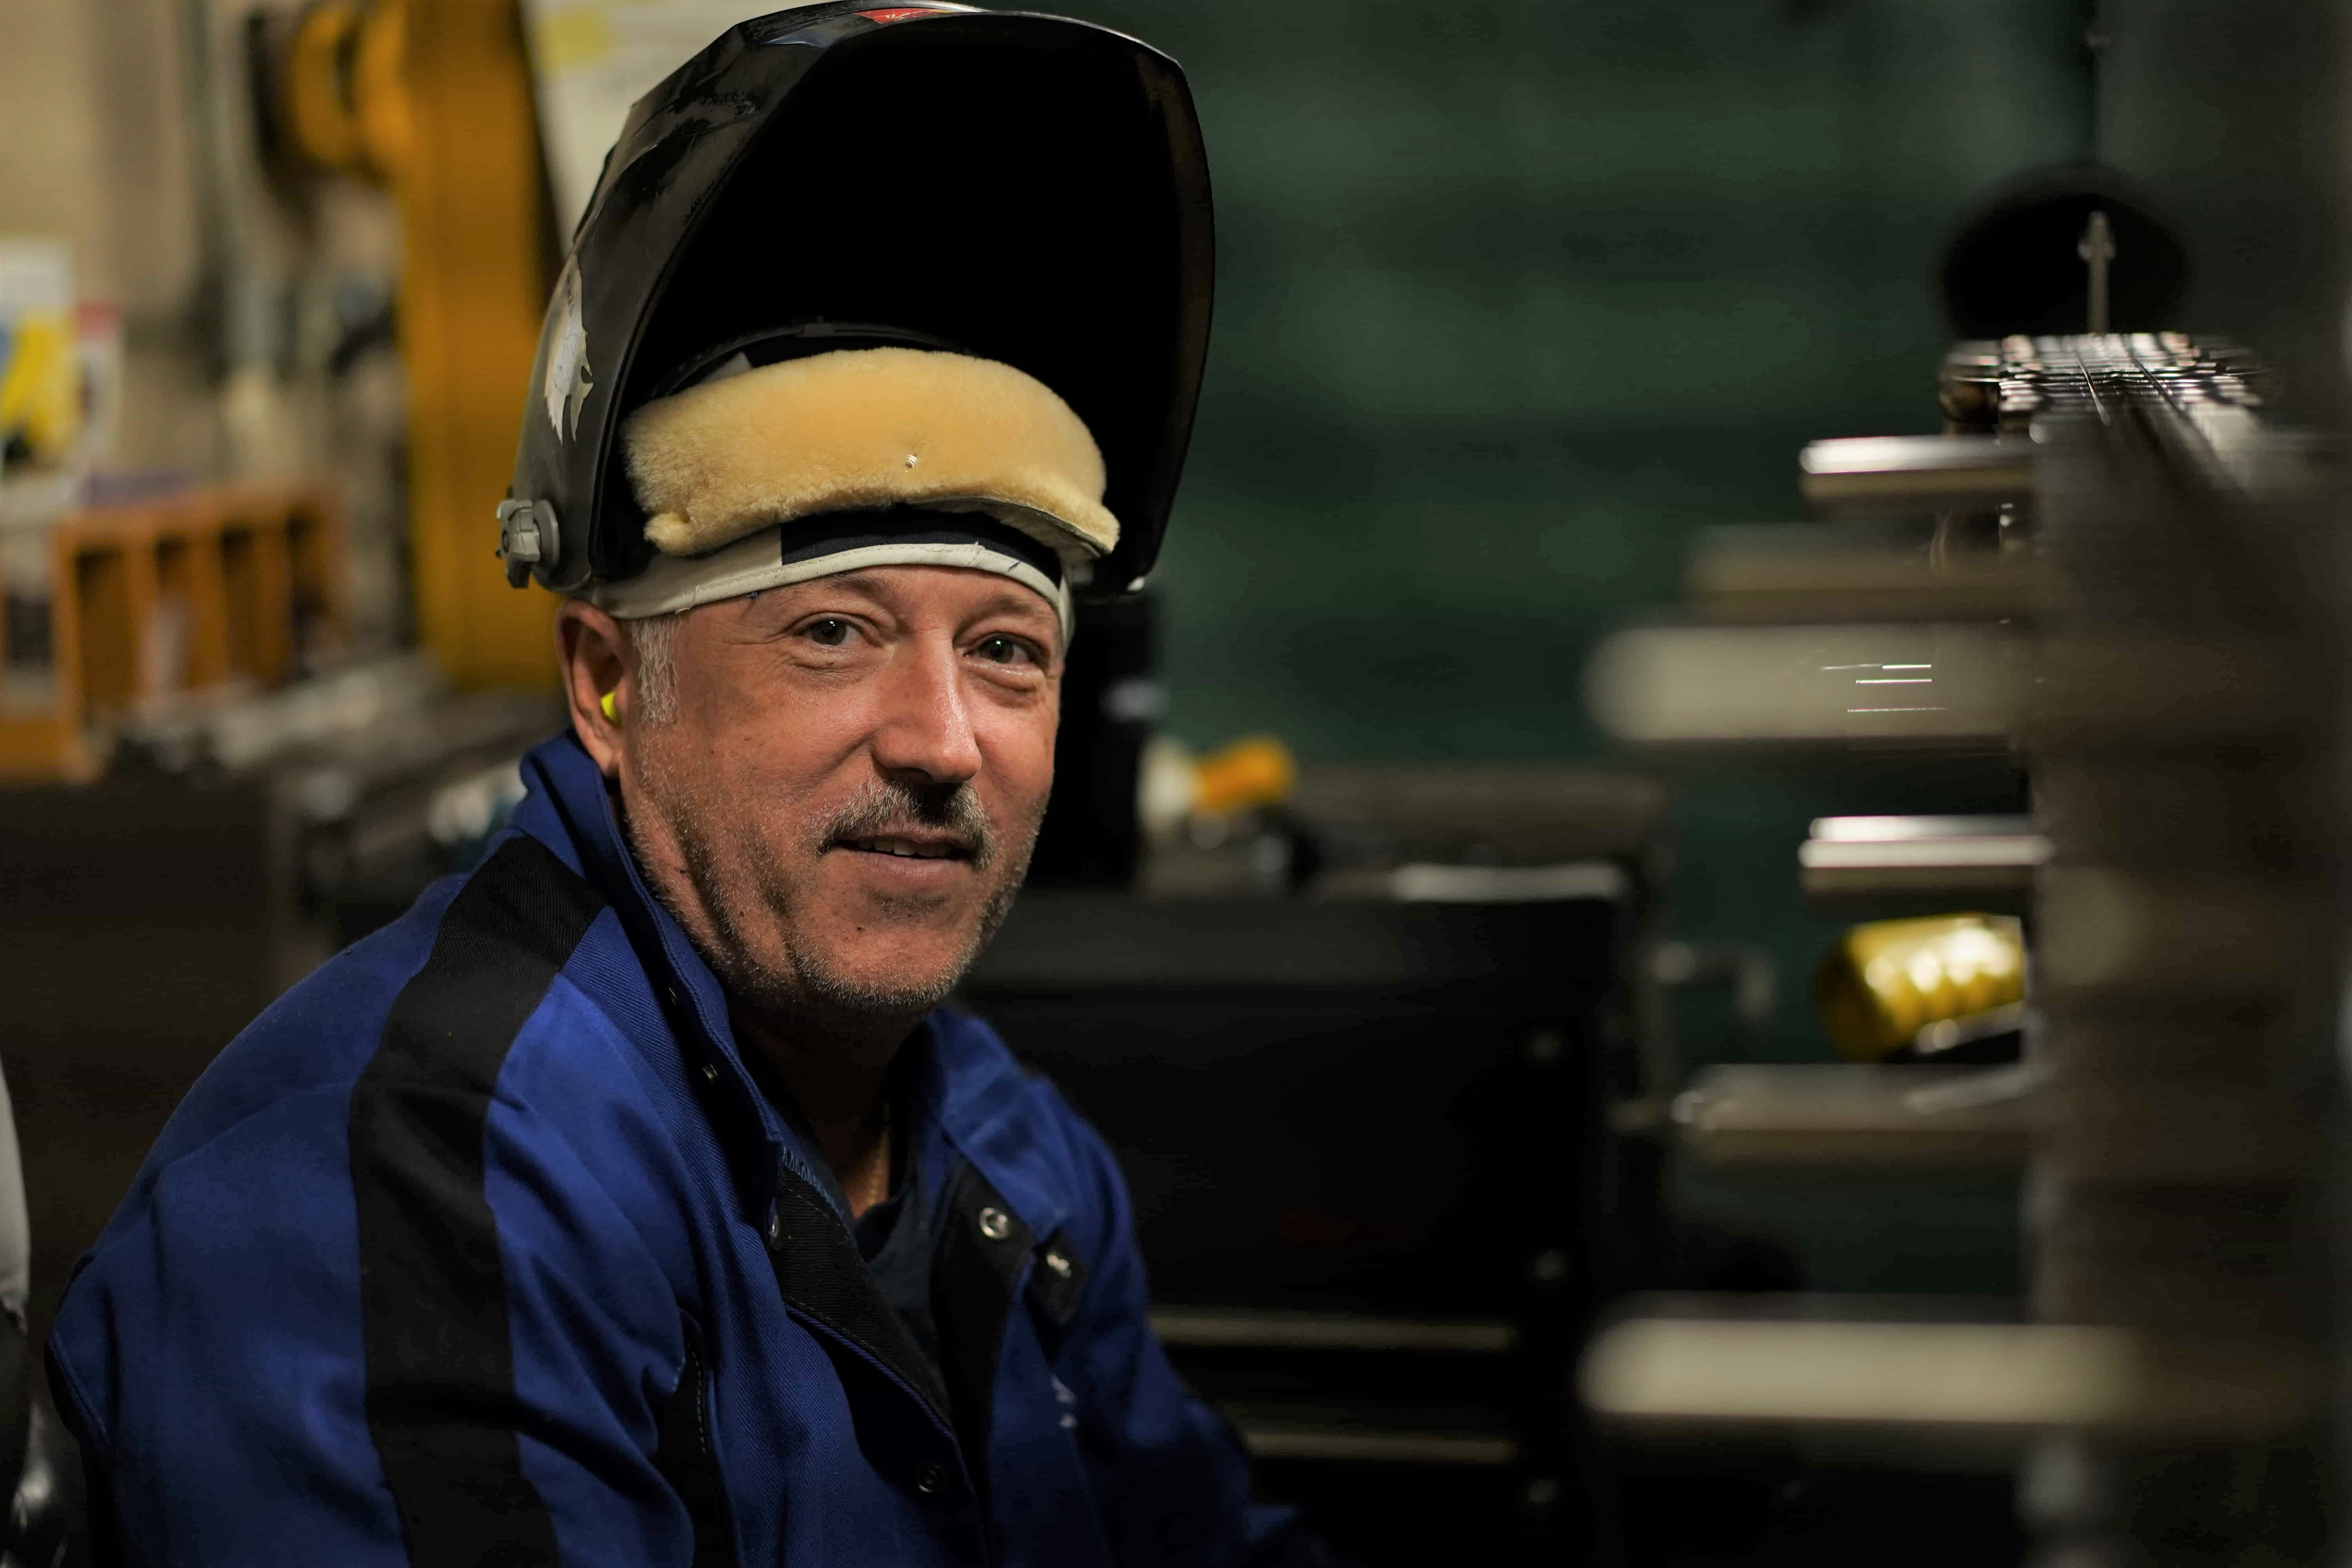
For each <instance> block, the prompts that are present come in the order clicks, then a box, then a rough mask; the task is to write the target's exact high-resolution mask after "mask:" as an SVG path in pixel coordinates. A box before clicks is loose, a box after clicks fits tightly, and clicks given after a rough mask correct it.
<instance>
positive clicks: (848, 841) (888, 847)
mask: <svg viewBox="0 0 2352 1568" xmlns="http://www.w3.org/2000/svg"><path fill="white" fill-rule="evenodd" d="M834 842H835V845H836V846H837V847H840V848H843V849H856V850H862V851H863V852H865V853H866V854H868V855H893V856H897V857H898V858H900V859H904V860H969V859H971V858H972V854H973V849H972V846H971V845H970V844H968V843H966V842H965V841H964V840H962V839H961V838H956V837H949V836H946V835H939V836H933V835H929V834H905V833H877V834H872V835H866V836H862V837H855V838H840V839H835V841H834Z"/></svg>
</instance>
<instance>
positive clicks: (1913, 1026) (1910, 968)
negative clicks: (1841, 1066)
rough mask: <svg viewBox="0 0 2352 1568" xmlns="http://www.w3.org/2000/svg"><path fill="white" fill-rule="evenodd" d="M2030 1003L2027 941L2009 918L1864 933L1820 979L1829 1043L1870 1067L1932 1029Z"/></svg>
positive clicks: (1854, 936)
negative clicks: (2027, 994)
mask: <svg viewBox="0 0 2352 1568" xmlns="http://www.w3.org/2000/svg"><path fill="white" fill-rule="evenodd" d="M2024 996H2025V938H2024V933H2023V931H2021V928H2020V926H2019V923H2018V921H2016V920H2015V919H2013V918H2011V917H2010V916H2007V915H1975V914H1965V915H1934V916H1930V917H1928V918H1927V919H1924V920H1903V921H1871V922H1869V923H1868V924H1866V925H1858V926H1856V927H1854V928H1853V930H1852V931H1848V932H1846V933H1845V936H1844V938H1843V940H1842V941H1840V942H1838V944H1837V945H1836V946H1835V947H1833V948H1832V949H1831V950H1830V952H1829V955H1828V956H1827V957H1825V958H1824V959H1822V965H1821V968H1820V969H1819V970H1818V971H1817V972H1816V973H1814V976H1813V999H1814V1001H1815V1003H1816V1004H1817V1005H1819V1007H1820V1009H1821V1016H1822V1028H1823V1029H1825V1030H1826V1031H1828V1034H1829V1037H1830V1043H1831V1044H1832V1045H1834V1046H1835V1047H1837V1048H1838V1052H1839V1054H1840V1055H1842V1056H1843V1057H1846V1058H1849V1059H1851V1060H1853V1061H1861V1062H1872V1061H1877V1060H1879V1059H1881V1058H1885V1056H1887V1055H1888V1054H1890V1053H1892V1052H1895V1051H1898V1050H1901V1049H1902V1048H1903V1047H1906V1046H1907V1045H1909V1044H1911V1043H1912V1041H1913V1040H1914V1039H1916V1037H1918V1034H1919V1031H1920V1030H1921V1029H1923V1028H1926V1027H1927V1026H1928V1025H1930V1024H1937V1023H1943V1022H1947V1021H1948V1020H1951V1019H1955V1018H1965V1017H1969V1016H1972V1015H1975V1014H1979V1013H1989V1012H1990V1011H1992V1010H1993V1009H1994V1008H1996V1007H2005V1006H2010V1005H2013V1004H2016V1003H2018V1002H2021V1001H2022V1000H2023V999H2024Z"/></svg>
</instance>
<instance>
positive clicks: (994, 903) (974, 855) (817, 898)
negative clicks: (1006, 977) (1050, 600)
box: [575, 566, 1062, 1026]
mask: <svg viewBox="0 0 2352 1568" xmlns="http://www.w3.org/2000/svg"><path fill="white" fill-rule="evenodd" d="M1061 664H1062V634H1061V626H1060V623H1059V621H1058V619H1057V618H1056V616H1055V612H1054V610H1053V608H1052V607H1051V606H1050V605H1047V604H1046V603H1045V601H1044V600H1043V599H1041V598H1040V597H1039V596H1038V595H1035V594H1034V593H1032V592H1031V591H1029V590H1028V589H1026V588H1024V587H1023V586H1021V585H1020V584H1017V583H1014V582H1013V581H1011V580H1010V579H1008V578H1005V577H1002V576H998V575H996V574H992V573H984V572H973V571H964V570H961V569H958V568H952V567H938V566H883V567H877V568H873V569H869V570H866V571H863V572H856V573H849V574H843V575H840V576H835V577H824V578H819V579H817V580H815V581H814V582H810V583H803V584H793V586H790V587H784V588H774V589H770V590H768V591H766V592H765V593H762V594H760V595H755V596H752V597H748V598H740V599H732V600H728V601H724V602H722V603H719V604H716V605H706V606H703V607H702V608H699V609H697V610H694V611H691V612H689V613H688V614H687V615H686V616H683V617H682V618H681V619H680V621H679V622H678V623H677V631H676V634H675V640H674V644H673V647H672V652H671V665H672V669H673V673H674V677H675V686H676V703H675V713H674V715H673V716H671V717H669V718H667V719H666V720H665V721H662V722H657V723H648V722H646V721H645V720H644V718H643V717H641V715H642V713H643V704H642V702H641V701H637V702H636V703H635V712H633V711H632V710H631V706H630V704H632V702H633V700H635V698H636V693H635V692H634V691H633V690H632V689H631V686H632V684H633V679H632V682H631V683H625V684H624V686H623V688H622V689H621V694H620V698H619V700H620V702H621V703H622V704H623V707H622V710H621V712H622V721H621V723H620V724H619V725H618V726H616V727H614V731H612V734H613V737H614V742H615V743H614V745H612V746H611V747H610V748H609V749H610V750H611V751H612V752H614V759H613V762H612V763H610V764H608V772H613V773H614V774H615V776H616V777H617V778H618V780H619V783H620V788H621V796H622V803H623V805H624V808H625V811H626V813H627V816H628V819H629V831H630V837H631V838H632V840H633V841H634V843H635V847H636V850H637V854H638V858H639V860H640V861H641V863H643V864H644V866H645V868H646V871H647V873H648V875H649V876H650V877H651V879H653V880H654V882H655V884H656V888H657V889H658V890H659V891H660V892H661V893H662V895H663V897H664V899H665V900H666V901H667V902H668V903H669V904H670V906H671V908H672V909H673V910H674V911H676V912H677V914H678V915H679V917H680V919H681V921H683V922H684V923H685V924H686V925H687V927H688V931H689V932H690V933H691V934H692V935H693V936H694V937H695V939H696V940H697V942H698V944H699V945H700V946H701V947H702V949H703V951H704V952H705V953H706V954H708V955H709V956H710V958H711V959H712V961H713V964H714V967H716V968H717V969H718V970H719V973H720V976H721V978H723V979H724V980H725V981H726V982H727V983H728V985H729V987H730V991H731V992H732V993H733V994H734V996H735V999H736V1002H737V1004H738V1005H739V1006H740V1005H748V1006H750V1007H751V1009H753V1010H754V1011H755V1012H757V1013H759V1014H761V1015H762V1016H765V1017H766V1018H768V1019H769V1020H770V1021H772V1022H773V1023H776V1024H778V1025H782V1026H790V1025H791V1023H792V1021H793V1020H794V1019H796V1018H805V1019H806V1020H807V1021H808V1022H811V1023H821V1022H822V1021H823V1020H824V1018H825V1017H826V1016H841V1015H843V1014H847V1015H850V1016H886V1017H887V1016H890V1015H893V1014H898V1015H906V1014H910V1013H919V1012H920V1011H922V1010H924V1009H927V1008H929V1007H930V1006H933V1005H937V1004H938V1003H939V1002H940V1000H941V999H942V998H944V997H945V996H946V994H947V993H948V992H949V991H950V989H951V988H952V987H953V985H954V984H955V983H956V981H957V980H958V979H959V978H961V975H962V973H963V971H964V969H965V968H966V967H967V966H968V965H969V964H970V963H971V960H972V958H973V956H974V955H975V954H976V953H977V952H978V951H979V949H980V947H981V944H982V942H985V941H986V940H987V938H988V936H989V935H990V934H991V933H992V931H994V929H995V926H996V923H997V921H1000V920H1001V919H1002V918H1003V913H1004V911H1005V910H1006V909H1007V908H1008V907H1009V906H1010V904H1011V902H1012V899H1013V892H1014V890H1015V889H1017V888H1018V887H1019V886H1020V883H1021V879H1022V877H1023V875H1024V872H1025V871H1026V870H1027V868H1028V862H1029V851H1030V848H1031V847H1032V845H1033V844H1034V841H1035V838H1036V833H1037V824H1038V821H1039V819H1040V818H1041V817H1042V816H1044V814H1045V799H1046V795H1047V793H1048V791H1049V790H1050V789H1051V787H1052V784H1053V776H1054V730H1055V722H1056V721H1057V718H1058V715H1059V698H1060V681H1061ZM576 710H577V707H576V704H575V711H576ZM600 760H601V759H600Z"/></svg>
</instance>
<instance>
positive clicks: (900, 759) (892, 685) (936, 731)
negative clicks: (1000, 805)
mask: <svg viewBox="0 0 2352 1568" xmlns="http://www.w3.org/2000/svg"><path fill="white" fill-rule="evenodd" d="M873 747H874V761H875V763H876V765H877V766H878V767H879V768H880V769H881V770H882V771H883V772H884V773H890V774H895V775H898V776H900V777H909V776H919V777H920V778H921V779H922V780H924V781H925V782H928V783H930V784H962V783H964V782H965V781H966V780H968V779H970V778H971V777H972V775H973V774H975V773H979V772H980V737H979V736H978V735H977V734H976V733H975V732H974V731H973V730H972V725H971V708H970V705H969V704H968V702H967V701H966V698H965V692H964V688H963V661H962V659H961V657H960V656H959V655H958V653H957V651H956V648H955V647H954V645H953V644H952V642H950V640H949V639H947V638H940V639H938V640H937V641H933V640H932V639H929V638H923V639H920V640H918V641H915V642H911V643H908V644H904V645H901V647H899V649H898V657H897V658H893V659H892V660H891V661H890V669H889V671H888V673H887V675H886V676H885V678H884V680H883V689H882V694H881V711H880V712H879V713H878V714H877V716H876V721H875V725H874V740H873Z"/></svg>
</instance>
